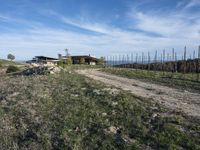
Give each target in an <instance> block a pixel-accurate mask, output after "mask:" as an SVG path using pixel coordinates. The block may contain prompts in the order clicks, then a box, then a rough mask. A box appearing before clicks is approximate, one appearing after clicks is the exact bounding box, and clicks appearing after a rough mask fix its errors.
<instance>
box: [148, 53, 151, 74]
mask: <svg viewBox="0 0 200 150" xmlns="http://www.w3.org/2000/svg"><path fill="white" fill-rule="evenodd" d="M150 59H151V58H150V53H149V52H148V71H150V63H151V62H150V61H151V60H150Z"/></svg>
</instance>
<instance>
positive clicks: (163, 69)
mask: <svg viewBox="0 0 200 150" xmlns="http://www.w3.org/2000/svg"><path fill="white" fill-rule="evenodd" d="M162 71H163V75H164V73H165V49H164V50H163V67H162Z"/></svg>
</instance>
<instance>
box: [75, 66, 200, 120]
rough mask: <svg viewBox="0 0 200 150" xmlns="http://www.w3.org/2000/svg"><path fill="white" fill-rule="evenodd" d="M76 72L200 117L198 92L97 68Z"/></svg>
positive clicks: (199, 95)
mask: <svg viewBox="0 0 200 150" xmlns="http://www.w3.org/2000/svg"><path fill="white" fill-rule="evenodd" d="M76 72H77V73H79V74H81V75H85V76H87V77H89V78H92V79H94V80H97V81H101V82H103V83H105V84H107V85H111V86H115V87H117V88H121V89H122V90H126V91H130V92H131V93H133V94H134V95H136V96H139V97H144V98H148V99H149V100H153V101H155V102H157V103H159V104H161V105H164V106H166V107H167V108H170V109H173V110H175V111H176V112H182V113H184V114H187V115H189V116H193V117H198V118H200V94H198V93H192V92H189V91H181V90H179V89H175V88H171V87H167V86H162V85H158V84H152V83H149V82H143V81H139V80H135V79H127V78H123V77H119V76H116V75H111V74H107V73H104V72H100V71H99V70H97V69H86V70H77V71H76Z"/></svg>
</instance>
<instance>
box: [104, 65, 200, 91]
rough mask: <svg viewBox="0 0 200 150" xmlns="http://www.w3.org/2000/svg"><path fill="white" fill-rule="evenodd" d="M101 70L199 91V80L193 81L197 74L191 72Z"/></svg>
mask: <svg viewBox="0 0 200 150" xmlns="http://www.w3.org/2000/svg"><path fill="white" fill-rule="evenodd" d="M101 71H104V72H107V73H110V74H114V75H119V76H122V77H127V78H130V79H139V80H142V81H148V82H152V83H158V84H161V85H166V86H170V87H175V88H179V89H182V90H188V91H193V92H198V93H199V92H200V81H195V80H196V78H197V75H196V74H192V73H187V74H182V73H171V72H161V71H147V70H140V69H137V70H136V69H130V68H129V69H128V68H102V69H101Z"/></svg>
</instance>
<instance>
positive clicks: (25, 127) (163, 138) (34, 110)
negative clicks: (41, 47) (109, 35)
mask: <svg viewBox="0 0 200 150" xmlns="http://www.w3.org/2000/svg"><path fill="white" fill-rule="evenodd" d="M0 87H1V88H0V120H1V122H0V139H1V140H0V149H20V150H21V149H37V150H38V149H88V150H89V149H147V148H148V147H151V148H153V149H181V148H184V149H199V148H200V147H199V142H200V141H199V139H200V126H199V123H200V122H199V120H198V119H197V118H189V117H187V116H184V115H183V114H180V113H178V112H172V111H170V110H167V109H165V108H162V107H160V106H159V105H158V104H156V103H151V102H150V101H148V100H145V99H141V98H138V97H135V96H134V95H132V94H130V93H127V92H121V91H119V90H116V89H112V88H110V87H109V88H108V87H106V88H105V86H104V85H102V84H100V83H97V82H95V81H93V80H90V79H88V78H85V77H83V76H80V75H77V74H75V73H73V71H72V72H70V73H67V72H65V73H60V74H57V75H48V76H31V77H22V76H19V77H12V76H11V77H2V78H0Z"/></svg>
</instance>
